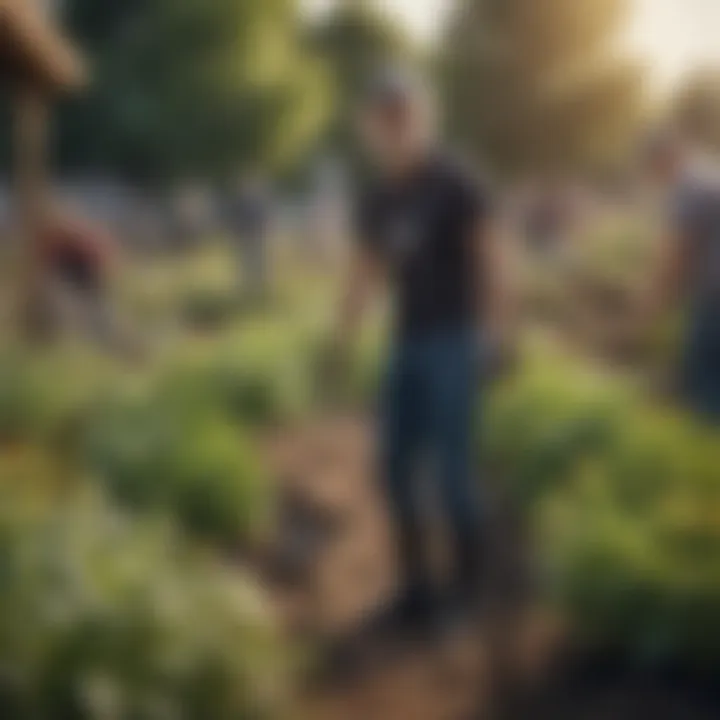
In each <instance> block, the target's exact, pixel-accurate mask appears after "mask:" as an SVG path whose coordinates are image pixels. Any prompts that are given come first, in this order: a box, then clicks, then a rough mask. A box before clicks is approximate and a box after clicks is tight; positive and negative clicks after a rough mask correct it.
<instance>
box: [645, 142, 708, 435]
mask: <svg viewBox="0 0 720 720" xmlns="http://www.w3.org/2000/svg"><path fill="white" fill-rule="evenodd" d="M644 162H645V166H646V168H647V170H648V171H649V174H650V177H651V179H652V180H653V182H654V183H655V184H657V185H658V186H659V187H660V188H661V189H662V191H663V192H664V197H665V202H666V206H667V213H666V215H667V237H666V240H665V242H664V244H663V253H662V257H661V259H660V262H659V264H658V268H657V270H656V272H655V273H654V276H653V282H652V286H651V288H650V292H649V293H648V295H647V297H646V300H645V302H644V303H643V311H644V319H646V320H648V319H653V318H654V317H656V316H657V315H658V313H660V312H662V311H663V310H664V309H668V308H669V307H672V306H676V305H678V304H682V305H683V306H685V307H687V318H686V319H687V322H686V332H685V337H684V341H683V348H682V360H681V367H680V380H681V389H682V393H683V398H684V400H685V401H686V402H687V404H688V406H689V407H690V408H691V409H692V410H693V411H694V412H695V413H696V414H698V415H699V416H701V417H703V418H706V419H708V420H710V421H711V422H713V423H718V424H720V166H718V165H717V164H715V163H714V162H710V161H709V158H707V157H701V156H699V155H698V154H697V153H695V152H693V151H692V148H691V147H690V145H689V143H688V142H687V140H686V139H685V138H683V137H682V135H681V134H680V133H679V132H677V131H675V130H668V129H664V130H662V131H660V132H657V133H655V135H654V136H653V137H652V138H651V139H650V140H649V141H648V143H647V146H646V148H645V157H644Z"/></svg>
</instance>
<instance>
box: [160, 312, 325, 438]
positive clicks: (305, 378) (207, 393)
mask: <svg viewBox="0 0 720 720" xmlns="http://www.w3.org/2000/svg"><path fill="white" fill-rule="evenodd" d="M310 352H311V350H310V344H309V343H308V341H306V340H305V339H304V337H303V336H302V334H301V333H300V332H298V331H296V330H294V329H293V328H292V327H289V326H287V325H280V326H277V325H273V324H272V323H268V324H261V325H257V326H254V327H253V326H250V327H248V328H245V329H243V330H242V331H241V332H240V333H238V334H236V335H233V336H231V337H230V338H229V339H227V340H223V341H222V342H220V343H219V344H218V345H217V346H215V347H213V348H212V350H211V352H210V353H206V354H204V355H201V356H200V357H196V358H190V359H181V360H180V361H178V362H176V363H175V364H174V366H172V367H170V368H169V369H168V370H167V371H166V372H165V373H164V377H163V378H162V379H161V380H160V383H159V385H160V393H161V395H162V397H163V400H164V402H167V403H170V404H179V405H183V406H185V407H186V408H188V409H192V410H193V411H194V412H197V411H198V410H200V411H201V409H202V408H205V409H208V408H214V409H215V410H217V411H220V412H221V413H223V414H224V415H225V416H226V417H228V418H229V419H230V420H232V421H234V422H238V423H241V424H249V425H250V426H252V427H260V426H264V425H269V424H276V423H282V422H286V421H288V420H292V419H293V418H296V417H297V416H299V415H301V414H302V413H303V412H306V411H307V410H308V408H309V405H310V403H311V400H312V398H311V392H312V387H311V375H310Z"/></svg>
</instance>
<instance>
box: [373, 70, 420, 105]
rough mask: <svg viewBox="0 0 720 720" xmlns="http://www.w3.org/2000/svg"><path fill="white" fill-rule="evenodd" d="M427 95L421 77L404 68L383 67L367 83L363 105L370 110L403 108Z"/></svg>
mask: <svg viewBox="0 0 720 720" xmlns="http://www.w3.org/2000/svg"><path fill="white" fill-rule="evenodd" d="M427 97H428V90H427V86H426V85H425V83H424V82H423V80H422V78H421V77H419V76H418V75H417V74H416V73H413V72H412V71H410V70H407V69H406V68H397V67H393V68H385V69H383V70H381V71H380V72H378V73H376V74H375V75H374V76H373V77H372V78H371V80H370V82H369V83H368V85H367V87H366V90H365V94H364V97H363V105H364V106H365V107H366V108H369V109H371V110H379V111H397V110H405V109H408V108H410V107H412V106H414V105H417V104H418V103H421V102H424V101H425V99H426V98H427Z"/></svg>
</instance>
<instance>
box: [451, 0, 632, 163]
mask: <svg viewBox="0 0 720 720" xmlns="http://www.w3.org/2000/svg"><path fill="white" fill-rule="evenodd" d="M625 5H626V3H625V2H624V0H588V1H586V2H577V0H464V1H463V2H461V4H460V6H459V8H458V10H457V12H456V14H455V17H454V18H453V20H452V22H451V23H450V26H449V29H448V32H447V34H446V37H445V39H444V44H443V48H442V55H441V58H440V66H441V76H442V83H443V91H444V94H445V99H446V112H447V120H448V123H449V125H450V129H451V130H452V132H453V134H454V136H455V137H456V138H457V139H459V140H460V141H461V142H462V143H463V144H464V146H465V147H466V148H467V149H468V150H469V151H471V152H472V153H473V154H474V155H476V156H481V157H483V158H484V159H486V160H487V161H488V162H489V163H490V164H491V165H492V166H493V167H494V169H495V170H497V171H499V172H501V173H506V174H511V175H517V174H524V173H528V172H562V171H564V170H572V169H577V168H578V167H587V166H588V165H595V164H598V163H604V162H606V161H608V160H609V159H611V158H613V157H617V156H618V155H619V153H620V152H621V150H622V149H623V144H624V143H625V142H626V141H627V140H628V139H629V138H630V136H631V130H632V129H633V126H634V122H635V121H636V120H637V119H638V117H639V110H640V104H641V103H640V98H641V92H640V82H641V77H640V73H639V72H638V69H637V68H636V67H635V66H634V65H633V64H632V63H630V62H627V61H625V60H622V59H618V58H617V57H615V56H614V54H613V53H612V51H611V47H612V46H611V43H612V40H613V37H614V34H615V32H616V30H618V28H619V27H620V25H621V23H622V20H623V18H624V11H625V9H626V7H625Z"/></svg>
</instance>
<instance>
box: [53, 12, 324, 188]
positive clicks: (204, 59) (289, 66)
mask: <svg viewBox="0 0 720 720" xmlns="http://www.w3.org/2000/svg"><path fill="white" fill-rule="evenodd" d="M66 20H67V23H68V25H69V29H70V32H71V33H72V34H73V36H74V37H75V38H77V39H78V41H79V42H80V44H81V46H82V47H83V49H84V50H85V52H86V53H87V55H88V56H89V58H90V60H91V64H92V68H93V74H94V77H93V84H92V88H91V90H90V92H89V93H88V94H87V95H86V96H85V97H83V98H81V99H80V100H78V101H76V102H73V103H72V104H71V105H70V106H69V107H68V108H67V109H66V112H65V113H64V117H63V122H62V124H61V135H60V147H61V156H62V160H63V162H64V164H65V165H71V166H79V167H81V168H102V169H103V171H120V172H124V173H127V174H130V175H132V176H135V177H149V178H159V179H162V178H166V177H182V176H192V175H196V174H202V175H212V176H223V175H227V174H229V173H234V172H236V171H237V170H238V168H239V166H242V165H247V164H252V165H253V166H260V167H263V168H278V167H283V166H285V165H287V164H289V163H291V162H292V161H293V160H294V159H295V158H296V157H297V156H298V155H299V154H300V153H301V152H302V151H303V149H304V147H305V146H306V144H307V143H308V142H310V141H311V140H312V138H313V137H314V135H315V134H316V133H317V132H318V130H319V129H320V128H321V126H322V123H323V118H324V115H325V112H326V109H327V96H326V92H325V83H324V80H323V73H322V70H321V68H319V67H318V65H317V63H314V62H313V61H311V59H310V58H309V56H308V55H307V54H306V53H305V52H304V51H303V47H302V43H301V38H300V35H299V32H298V27H299V26H298V18H297V8H296V6H295V3H294V2H293V0H104V1H103V2H102V3H99V2H97V1H96V0H69V2H68V3H67V6H66Z"/></svg>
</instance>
